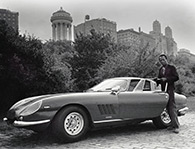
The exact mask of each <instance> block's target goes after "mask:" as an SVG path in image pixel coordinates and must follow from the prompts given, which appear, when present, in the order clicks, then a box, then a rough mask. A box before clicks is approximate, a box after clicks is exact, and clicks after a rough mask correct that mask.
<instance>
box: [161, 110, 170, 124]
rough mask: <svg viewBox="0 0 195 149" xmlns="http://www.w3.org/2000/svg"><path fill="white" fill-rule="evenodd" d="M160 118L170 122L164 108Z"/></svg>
mask: <svg viewBox="0 0 195 149" xmlns="http://www.w3.org/2000/svg"><path fill="white" fill-rule="evenodd" d="M161 119H162V121H163V122H164V123H165V124H169V123H170V122H171V119H170V117H169V114H168V112H167V110H166V109H165V110H164V111H163V112H162V114H161Z"/></svg>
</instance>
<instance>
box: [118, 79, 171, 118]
mask: <svg viewBox="0 0 195 149" xmlns="http://www.w3.org/2000/svg"><path fill="white" fill-rule="evenodd" d="M131 82H132V84H134V86H136V87H134V88H133V89H132V87H131ZM131 82H130V85H129V90H128V91H125V92H120V93H119V94H118V99H119V110H120V117H121V118H122V119H137V118H152V117H157V116H159V115H160V113H161V112H162V111H163V109H164V108H165V107H166V104H167V100H168V99H167V98H166V96H167V95H166V93H162V92H155V91H153V90H152V88H151V82H150V81H147V80H144V79H140V80H131ZM135 84H136V85H135Z"/></svg>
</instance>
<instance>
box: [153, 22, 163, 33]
mask: <svg viewBox="0 0 195 149" xmlns="http://www.w3.org/2000/svg"><path fill="white" fill-rule="evenodd" d="M153 31H154V32H155V33H161V25H160V23H159V22H158V21H157V20H155V21H154V22H153Z"/></svg>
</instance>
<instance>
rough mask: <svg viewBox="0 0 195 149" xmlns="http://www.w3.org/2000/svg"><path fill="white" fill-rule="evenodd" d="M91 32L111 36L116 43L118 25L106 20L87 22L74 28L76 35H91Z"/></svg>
mask: <svg viewBox="0 0 195 149" xmlns="http://www.w3.org/2000/svg"><path fill="white" fill-rule="evenodd" d="M91 30H95V31H96V32H98V33H103V34H105V35H106V34H110V35H111V37H112V38H113V39H114V41H117V31H116V23H115V22H113V21H109V20H107V19H105V18H102V19H92V20H85V22H84V23H81V24H79V25H77V26H75V27H74V35H75V38H76V35H79V34H84V35H87V34H90V31H91Z"/></svg>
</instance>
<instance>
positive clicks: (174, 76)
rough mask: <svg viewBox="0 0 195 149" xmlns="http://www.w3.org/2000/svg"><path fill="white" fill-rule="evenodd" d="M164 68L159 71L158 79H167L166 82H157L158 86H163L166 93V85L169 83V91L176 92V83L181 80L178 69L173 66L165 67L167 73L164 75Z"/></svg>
mask: <svg viewBox="0 0 195 149" xmlns="http://www.w3.org/2000/svg"><path fill="white" fill-rule="evenodd" d="M162 69H163V66H162V67H161V68H160V69H159V73H158V78H159V79H160V78H166V79H167V80H166V81H162V80H157V84H161V88H162V91H165V86H166V83H168V86H167V90H174V89H175V85H174V82H176V81H177V80H179V75H178V73H177V71H176V68H175V67H174V66H173V65H169V64H168V65H166V66H165V73H164V74H163V70H162Z"/></svg>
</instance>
